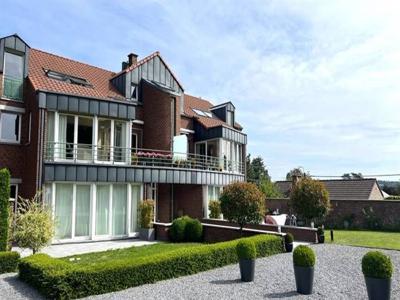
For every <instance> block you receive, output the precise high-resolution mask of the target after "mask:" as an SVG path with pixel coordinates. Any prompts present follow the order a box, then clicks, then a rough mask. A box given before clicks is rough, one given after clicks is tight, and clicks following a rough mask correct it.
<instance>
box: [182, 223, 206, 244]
mask: <svg viewBox="0 0 400 300" xmlns="http://www.w3.org/2000/svg"><path fill="white" fill-rule="evenodd" d="M202 236H203V225H202V224H201V223H200V221H199V220H197V219H191V218H189V219H188V220H187V222H186V228H185V240H186V241H187V242H200V241H201V238H202Z"/></svg>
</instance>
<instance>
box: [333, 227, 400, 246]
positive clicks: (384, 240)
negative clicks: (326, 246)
mask: <svg viewBox="0 0 400 300" xmlns="http://www.w3.org/2000/svg"><path fill="white" fill-rule="evenodd" d="M333 235H334V243H335V244H341V245H350V246H362V247H371V248H382V249H393V250H400V232H383V231H364V230H334V231H333ZM325 238H326V240H327V242H329V243H330V234H329V231H326V232H325Z"/></svg>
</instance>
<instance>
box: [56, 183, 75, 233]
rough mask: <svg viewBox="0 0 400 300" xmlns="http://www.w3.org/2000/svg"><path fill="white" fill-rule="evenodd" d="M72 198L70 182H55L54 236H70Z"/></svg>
mask: <svg viewBox="0 0 400 300" xmlns="http://www.w3.org/2000/svg"><path fill="white" fill-rule="evenodd" d="M72 200H73V186H72V185H71V184H57V188H56V197H55V209H54V211H55V222H56V232H55V235H56V238H58V239H66V238H71V237H72Z"/></svg>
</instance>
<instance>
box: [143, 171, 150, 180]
mask: <svg viewBox="0 0 400 300" xmlns="http://www.w3.org/2000/svg"><path fill="white" fill-rule="evenodd" d="M143 181H144V182H151V170H149V169H145V170H144V172H143Z"/></svg>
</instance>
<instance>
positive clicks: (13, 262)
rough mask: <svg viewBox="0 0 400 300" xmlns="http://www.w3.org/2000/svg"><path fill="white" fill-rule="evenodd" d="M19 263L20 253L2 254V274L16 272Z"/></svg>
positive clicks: (0, 259) (0, 255)
mask: <svg viewBox="0 0 400 300" xmlns="http://www.w3.org/2000/svg"><path fill="white" fill-rule="evenodd" d="M18 261H19V253H18V252H15V251H1V252H0V274H3V273H10V272H15V271H16V270H17V266H18Z"/></svg>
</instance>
